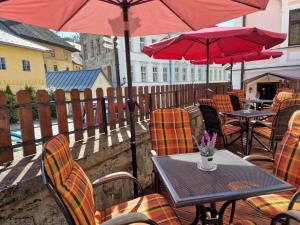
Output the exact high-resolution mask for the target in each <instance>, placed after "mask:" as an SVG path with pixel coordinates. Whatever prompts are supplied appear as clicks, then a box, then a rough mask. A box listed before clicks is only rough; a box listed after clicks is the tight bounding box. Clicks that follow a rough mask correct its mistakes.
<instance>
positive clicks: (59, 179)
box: [42, 134, 96, 225]
mask: <svg viewBox="0 0 300 225" xmlns="http://www.w3.org/2000/svg"><path fill="white" fill-rule="evenodd" d="M42 176H43V180H44V183H45V184H46V186H47V187H48V188H49V190H50V191H51V193H52V194H53V195H54V197H55V200H56V201H57V203H58V204H59V206H60V208H61V209H62V211H63V213H64V214H65V217H66V219H67V221H68V223H69V224H70V225H75V224H76V225H96V221H95V212H96V209H95V205H94V197H93V187H92V184H91V182H90V180H89V178H88V177H87V176H86V174H85V173H84V171H83V170H82V169H81V167H80V166H79V165H78V163H77V162H75V161H74V159H73V156H72V154H71V151H70V148H69V142H68V139H67V138H66V137H65V136H64V135H61V134H59V135H57V136H55V137H54V138H52V139H50V140H49V141H47V143H45V145H44V150H43V157H42Z"/></svg>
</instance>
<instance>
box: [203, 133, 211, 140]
mask: <svg viewBox="0 0 300 225" xmlns="http://www.w3.org/2000/svg"><path fill="white" fill-rule="evenodd" d="M204 138H205V140H206V141H207V142H210V136H209V134H208V132H207V131H204Z"/></svg>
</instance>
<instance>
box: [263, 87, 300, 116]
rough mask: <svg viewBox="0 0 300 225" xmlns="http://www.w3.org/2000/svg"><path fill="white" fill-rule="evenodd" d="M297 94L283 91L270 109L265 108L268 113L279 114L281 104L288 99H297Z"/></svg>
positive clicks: (275, 98) (276, 96) (276, 97)
mask: <svg viewBox="0 0 300 225" xmlns="http://www.w3.org/2000/svg"><path fill="white" fill-rule="evenodd" d="M295 97H296V94H295V93H294V92H285V91H281V92H279V93H277V94H276V95H275V97H274V99H273V103H272V105H271V106H270V107H269V108H265V110H267V111H271V112H277V111H278V110H279V107H280V104H281V103H282V102H283V101H284V100H286V99H292V98H295Z"/></svg>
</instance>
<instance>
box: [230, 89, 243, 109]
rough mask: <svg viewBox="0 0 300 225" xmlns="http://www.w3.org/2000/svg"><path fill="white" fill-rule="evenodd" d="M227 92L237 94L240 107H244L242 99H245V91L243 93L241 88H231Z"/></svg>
mask: <svg viewBox="0 0 300 225" xmlns="http://www.w3.org/2000/svg"><path fill="white" fill-rule="evenodd" d="M227 94H229V95H235V96H237V97H238V98H239V102H240V107H241V109H242V108H244V101H245V99H246V96H245V93H244V91H243V90H241V89H233V90H231V91H229V92H227Z"/></svg>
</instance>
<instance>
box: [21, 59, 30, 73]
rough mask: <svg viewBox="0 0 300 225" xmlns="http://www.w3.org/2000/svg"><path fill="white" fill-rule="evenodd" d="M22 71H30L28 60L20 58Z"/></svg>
mask: <svg viewBox="0 0 300 225" xmlns="http://www.w3.org/2000/svg"><path fill="white" fill-rule="evenodd" d="M22 66H23V71H30V62H29V60H22Z"/></svg>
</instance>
